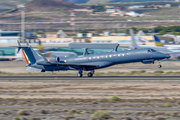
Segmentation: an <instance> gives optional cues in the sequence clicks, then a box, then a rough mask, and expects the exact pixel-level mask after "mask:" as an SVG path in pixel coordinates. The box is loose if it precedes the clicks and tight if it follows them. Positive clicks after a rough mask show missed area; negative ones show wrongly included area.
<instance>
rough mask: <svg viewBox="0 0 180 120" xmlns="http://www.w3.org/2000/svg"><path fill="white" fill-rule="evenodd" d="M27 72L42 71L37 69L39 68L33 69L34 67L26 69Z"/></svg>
mask: <svg viewBox="0 0 180 120" xmlns="http://www.w3.org/2000/svg"><path fill="white" fill-rule="evenodd" d="M26 71H32V72H42V69H37V68H33V67H26Z"/></svg>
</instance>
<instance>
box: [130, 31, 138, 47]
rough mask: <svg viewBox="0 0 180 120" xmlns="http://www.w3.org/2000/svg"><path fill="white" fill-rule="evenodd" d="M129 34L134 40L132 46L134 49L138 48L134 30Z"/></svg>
mask: <svg viewBox="0 0 180 120" xmlns="http://www.w3.org/2000/svg"><path fill="white" fill-rule="evenodd" d="M129 33H130V35H131V39H132V46H133V47H136V46H138V45H137V43H136V40H135V38H134V31H133V29H129Z"/></svg>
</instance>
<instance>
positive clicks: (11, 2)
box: [0, 0, 31, 12]
mask: <svg viewBox="0 0 180 120" xmlns="http://www.w3.org/2000/svg"><path fill="white" fill-rule="evenodd" d="M30 1H31V0H0V12H6V11H9V10H12V9H13V8H15V7H16V6H17V5H19V4H26V3H28V2H30Z"/></svg>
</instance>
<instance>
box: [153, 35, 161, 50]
mask: <svg viewBox="0 0 180 120" xmlns="http://www.w3.org/2000/svg"><path fill="white" fill-rule="evenodd" d="M154 40H155V43H156V46H157V47H163V43H162V42H161V41H160V40H159V38H158V37H157V36H156V35H154Z"/></svg>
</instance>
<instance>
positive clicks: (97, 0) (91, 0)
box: [65, 0, 174, 4]
mask: <svg viewBox="0 0 180 120" xmlns="http://www.w3.org/2000/svg"><path fill="white" fill-rule="evenodd" d="M65 1H69V2H72V3H76V4H79V3H111V2H146V1H174V0H65Z"/></svg>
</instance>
